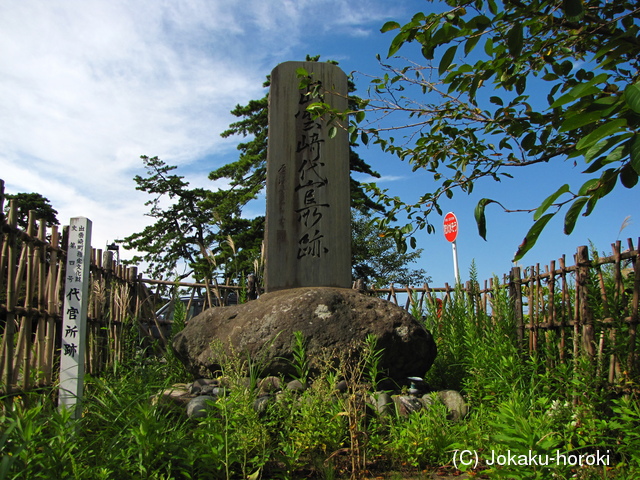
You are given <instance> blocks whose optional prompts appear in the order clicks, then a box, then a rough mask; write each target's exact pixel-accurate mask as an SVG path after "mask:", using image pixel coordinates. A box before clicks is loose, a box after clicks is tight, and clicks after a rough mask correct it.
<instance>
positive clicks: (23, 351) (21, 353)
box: [12, 210, 36, 391]
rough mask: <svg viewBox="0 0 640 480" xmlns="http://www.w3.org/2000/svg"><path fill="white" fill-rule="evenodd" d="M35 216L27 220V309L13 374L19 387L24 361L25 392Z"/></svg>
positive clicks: (25, 242) (29, 337)
mask: <svg viewBox="0 0 640 480" xmlns="http://www.w3.org/2000/svg"><path fill="white" fill-rule="evenodd" d="M35 214H36V212H35V211H34V210H30V211H29V214H28V219H27V232H26V233H27V235H28V237H29V239H25V241H24V248H23V252H24V253H25V254H24V255H23V259H22V260H23V261H24V263H25V265H24V267H23V268H22V270H23V271H24V272H25V273H26V279H25V281H24V287H25V288H24V301H23V307H24V309H25V311H24V313H23V315H22V318H21V322H20V329H19V330H18V342H17V344H16V345H17V351H16V356H15V367H16V368H15V369H14V372H13V382H12V383H13V384H14V385H17V384H18V383H19V380H20V363H21V362H20V359H22V382H23V388H24V390H25V391H27V390H28V389H29V378H30V375H31V373H30V367H31V365H30V360H31V358H30V357H31V348H30V345H29V343H30V342H31V330H32V328H31V301H32V298H33V291H34V288H35V285H34V276H35V271H34V266H35V258H34V255H35V246H34V244H33V242H32V241H31V240H32V239H33V236H34V235H33V234H34V232H33V230H34V226H35ZM16 292H18V293H19V292H20V288H18V289H16Z"/></svg>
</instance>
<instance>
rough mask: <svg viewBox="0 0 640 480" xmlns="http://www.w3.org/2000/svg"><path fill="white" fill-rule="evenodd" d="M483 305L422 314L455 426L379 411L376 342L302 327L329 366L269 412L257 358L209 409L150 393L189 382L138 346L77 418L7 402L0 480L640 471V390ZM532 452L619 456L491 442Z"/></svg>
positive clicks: (500, 304)
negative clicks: (457, 411) (575, 462)
mask: <svg viewBox="0 0 640 480" xmlns="http://www.w3.org/2000/svg"><path fill="white" fill-rule="evenodd" d="M477 310H478V309H476V308H474V306H473V305H472V304H471V303H470V301H469V299H468V297H467V296H465V295H463V294H462V293H461V292H458V293H457V294H456V295H455V296H454V298H453V300H452V301H451V302H449V303H448V304H447V306H446V308H445V309H444V311H443V312H442V314H441V316H438V314H437V313H438V312H437V310H436V308H435V306H427V310H426V312H415V313H416V314H419V315H420V316H422V313H425V314H426V324H427V325H426V326H427V327H428V328H429V329H430V331H431V332H432V333H433V334H434V337H435V338H436V341H437V343H438V351H439V353H438V357H437V359H436V363H435V364H434V366H433V367H432V369H431V370H430V371H429V372H428V373H427V374H426V376H425V378H426V380H427V381H428V383H429V384H430V385H431V386H432V387H433V388H434V389H438V390H439V389H449V388H451V389H457V390H460V391H462V392H463V394H464V395H465V398H466V400H467V403H468V404H469V406H470V413H469V415H468V416H467V417H466V418H465V419H464V420H463V421H460V422H458V423H453V422H452V421H450V420H448V419H447V412H446V410H445V409H444V408H443V407H442V406H440V405H436V406H434V407H433V408H431V409H429V410H423V411H419V412H415V413H413V414H411V415H409V417H407V418H405V417H401V416H398V415H396V414H393V413H392V414H389V415H386V416H385V415H378V414H377V413H375V412H374V411H373V410H372V409H371V408H369V407H368V406H367V399H368V394H369V393H370V392H369V391H366V390H365V388H366V387H364V386H363V385H365V384H367V383H368V384H371V383H374V382H375V381H376V379H378V378H380V376H383V375H384V372H380V371H379V368H378V364H377V362H376V359H377V358H378V353H379V351H378V350H376V346H375V342H374V339H368V342H367V344H366V345H364V346H363V349H362V351H363V352H365V354H364V357H361V358H355V359H354V358H351V357H348V356H345V355H344V354H342V355H332V354H331V352H327V355H326V358H316V359H308V358H307V357H306V355H305V352H304V346H305V342H304V339H303V338H300V337H299V338H296V339H292V341H295V342H296V345H297V354H298V359H297V362H298V363H297V366H298V370H297V371H298V375H299V376H301V377H302V378H306V377H307V376H309V375H310V374H309V371H311V369H310V367H311V366H313V367H314V368H313V371H318V372H320V373H318V374H317V375H316V376H315V377H311V378H308V380H310V382H309V383H310V388H308V389H307V390H306V391H305V392H304V393H302V394H294V393H292V392H288V391H287V392H284V393H282V394H280V395H279V396H278V400H277V401H275V400H274V401H272V402H271V403H270V404H269V407H268V408H267V410H266V411H265V412H263V413H261V414H258V413H256V412H255V411H254V409H253V401H254V399H255V394H256V391H255V388H256V387H255V384H256V382H255V381H253V382H248V384H247V382H242V381H241V379H242V378H243V377H247V376H250V375H253V376H255V375H256V372H259V367H260V366H259V365H256V364H254V363H251V362H249V361H247V359H246V358H243V357H242V356H241V355H236V356H234V355H233V354H230V355H229V356H228V358H227V359H226V361H225V362H224V365H223V368H224V374H225V376H227V377H228V378H229V379H230V381H231V383H232V385H234V387H233V388H231V389H230V394H229V395H228V396H226V397H224V398H222V399H220V400H218V401H217V402H215V404H214V405H213V408H212V410H211V413H210V415H208V416H207V417H204V418H200V419H197V420H189V419H187V418H186V416H185V415H184V414H183V411H182V410H181V409H176V408H170V407H168V406H167V405H163V404H162V403H157V402H152V401H151V399H152V397H153V396H154V395H156V394H157V393H158V392H160V391H161V390H163V389H164V388H166V387H168V386H170V385H171V384H172V383H175V382H178V381H183V382H184V381H188V380H189V378H188V376H187V374H186V373H185V372H184V371H183V370H182V369H181V367H180V365H179V364H177V362H176V361H175V359H174V358H172V357H171V356H169V362H168V363H162V362H160V361H153V360H151V361H150V360H149V359H142V358H139V359H136V360H132V361H131V362H129V363H128V364H124V365H123V364H120V365H118V366H117V369H115V372H114V373H112V374H110V375H109V374H107V375H104V376H102V377H100V378H88V379H87V384H86V394H85V403H84V405H83V416H82V418H81V419H79V420H77V421H74V420H71V419H70V418H69V415H68V414H67V413H65V412H59V411H58V410H57V409H56V408H55V406H54V402H53V400H52V398H51V397H50V396H47V395H42V394H29V395H26V396H23V397H16V398H12V399H5V405H7V408H6V409H5V410H4V411H3V413H2V414H1V415H0V480H1V479H31V478H43V479H46V478H52V479H53V478H55V479H58V478H69V479H128V478H132V479H133V478H135V479H202V478H207V479H209V478H210V479H218V478H220V479H224V478H238V479H240V478H252V479H257V478H264V479H271V478H283V479H286V478H291V479H295V478H324V479H334V478H373V477H375V476H376V475H382V474H385V475H386V478H404V476H405V475H406V476H407V477H409V476H413V477H414V478H427V477H428V475H429V473H428V472H430V471H435V470H436V469H438V468H440V469H441V470H442V469H444V470H446V471H450V472H452V471H453V461H454V455H455V452H460V451H469V452H477V454H478V458H479V462H478V465H477V466H475V465H466V466H465V465H460V464H459V465H458V467H459V468H460V470H462V471H468V472H469V473H471V474H472V475H476V477H477V476H480V477H481V478H527V479H530V478H539V479H547V478H548V479H569V478H572V479H574V478H578V479H605V478H607V479H608V478H630V479H631V478H637V477H638V475H639V474H640V406H639V404H638V399H637V398H635V397H634V396H633V395H628V396H622V395H620V394H616V393H615V391H613V390H612V389H610V388H608V387H607V385H606V384H605V383H604V382H602V381H601V379H600V378H598V377H597V375H596V372H595V368H596V367H595V366H594V365H592V364H591V363H589V362H588V361H586V360H585V359H583V358H578V359H572V361H571V362H567V363H564V364H562V363H560V362H559V361H557V360H558V359H555V358H552V357H553V355H554V353H553V351H550V352H546V353H545V355H544V357H543V356H542V355H540V356H538V357H535V356H534V357H529V356H528V355H523V354H522V353H521V352H520V351H519V350H518V348H517V344H516V339H515V336H514V333H513V332H514V330H513V319H512V318H511V314H510V308H509V302H508V298H507V297H506V293H505V292H503V291H498V290H497V291H496V292H494V295H493V317H492V318H490V317H488V316H486V315H485V314H483V313H481V312H478V311H477ZM554 341H555V339H553V338H549V339H548V342H547V343H548V344H553V342H554ZM550 358H551V359H552V360H554V362H549V360H550ZM308 362H313V365H310V364H309V363H308ZM550 364H551V365H554V366H553V368H550V367H549V365H550ZM341 378H345V379H347V380H348V382H347V383H348V385H349V390H348V392H347V393H346V394H345V395H337V394H336V393H335V391H334V386H335V383H336V381H337V380H338V379H341ZM529 452H531V454H532V455H536V456H544V455H551V456H555V455H556V454H557V453H558V452H559V453H560V454H565V455H583V456H585V458H586V456H588V455H595V454H596V453H597V452H601V453H605V452H608V455H609V456H608V458H609V465H608V466H605V467H602V466H600V467H598V466H585V467H572V466H570V465H551V466H539V465H533V466H523V465H507V466H502V467H497V466H496V465H493V466H491V465H488V461H489V460H490V458H491V455H492V454H494V455H508V454H509V453H511V454H512V455H528V454H529ZM456 458H458V459H459V457H456ZM473 463H475V462H473ZM474 467H477V468H474ZM424 470H427V473H424ZM386 472H395V473H388V474H387V473H386Z"/></svg>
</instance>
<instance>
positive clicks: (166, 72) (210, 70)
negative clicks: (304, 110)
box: [0, 0, 389, 244]
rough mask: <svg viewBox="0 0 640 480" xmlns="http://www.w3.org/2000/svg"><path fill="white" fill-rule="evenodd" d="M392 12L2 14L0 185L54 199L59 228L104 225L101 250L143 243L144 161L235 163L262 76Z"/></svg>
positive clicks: (288, 9)
mask: <svg viewBox="0 0 640 480" xmlns="http://www.w3.org/2000/svg"><path fill="white" fill-rule="evenodd" d="M384 3H386V2H383V1H376V2H373V1H365V0H361V1H349V2H348V1H345V0H315V1H312V0H302V1H294V0H273V1H264V0H242V1H233V2H230V1H223V0H218V1H215V0H183V1H181V2H170V1H164V2H159V1H156V0H137V1H135V2H132V1H125V0H111V1H102V0H84V1H80V0H65V1H64V2H50V1H47V0H21V1H20V2H2V3H1V4H0V31H2V35H1V36H0V52H1V53H0V55H1V60H2V61H0V91H2V92H3V93H2V95H1V96H0V124H1V125H2V128H0V178H2V179H4V180H5V181H6V183H7V191H8V192H9V193H16V192H17V191H27V192H29V191H37V192H39V193H41V194H42V195H44V196H45V197H47V198H49V199H50V201H51V202H52V204H53V206H54V208H56V209H57V210H59V212H60V215H59V217H60V220H61V221H62V222H66V221H68V220H67V219H68V217H69V216H87V217H89V218H91V219H92V220H94V238H96V237H95V236H99V238H100V239H99V240H97V241H98V242H99V244H102V243H104V241H106V240H112V239H113V238H115V237H123V236H126V235H129V234H130V233H132V232H134V231H139V230H140V229H141V228H142V227H143V226H144V225H146V224H147V223H148V219H147V218H145V217H144V216H143V213H144V211H146V207H144V205H143V201H144V195H143V194H141V193H140V192H136V191H135V190H134V184H133V181H132V180H131V178H132V177H133V175H134V174H135V173H142V165H141V162H140V160H139V155H141V154H148V155H151V156H155V155H158V156H160V157H161V158H163V159H164V160H165V161H167V163H170V164H179V165H189V164H193V163H194V162H198V161H202V159H204V158H207V159H211V158H216V159H218V160H217V161H218V162H219V163H218V164H213V163H212V164H209V165H205V166H201V167H200V168H198V169H197V170H198V171H209V170H212V169H213V168H215V167H217V166H219V165H220V164H222V163H226V162H227V161H229V160H230V159H233V156H232V155H234V152H235V145H234V141H233V140H228V139H222V138H221V137H220V135H219V134H220V132H221V131H223V130H224V129H226V128H227V126H228V125H229V123H231V122H232V121H234V120H235V118H234V117H232V116H231V115H230V113H229V111H230V110H231V109H232V108H233V107H234V106H235V105H236V104H238V103H244V102H247V101H248V100H250V99H252V98H259V97H261V96H262V95H263V94H264V91H263V89H262V82H263V81H264V76H265V75H266V74H267V73H268V72H269V71H270V70H271V68H272V67H274V66H275V65H276V64H277V63H279V62H281V61H284V60H288V59H290V56H291V55H293V52H297V51H296V48H297V47H299V46H300V45H302V44H308V42H312V41H319V40H320V38H321V36H322V35H323V34H326V33H327V32H333V31H336V32H338V31H339V32H341V34H343V35H352V36H359V35H366V34H367V31H368V28H369V27H370V26H372V25H375V26H376V28H377V27H378V20H379V19H381V18H383V17H384V16H385V15H386V14H388V8H389V7H386V6H385V5H384ZM385 12H387V13H385ZM311 53H312V52H311ZM178 173H179V174H180V172H178ZM206 182H207V180H206V175H203V176H202V178H201V177H198V179H197V181H195V182H194V181H192V182H191V183H192V185H193V186H195V185H198V186H200V185H202V186H205V185H206ZM209 188H213V186H209ZM103 232H105V233H103Z"/></svg>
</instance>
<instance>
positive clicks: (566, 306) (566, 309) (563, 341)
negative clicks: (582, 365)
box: [560, 255, 571, 363]
mask: <svg viewBox="0 0 640 480" xmlns="http://www.w3.org/2000/svg"><path fill="white" fill-rule="evenodd" d="M565 261H566V257H565V256H564V255H562V257H560V278H561V280H562V294H561V295H562V299H561V307H562V311H561V315H560V363H564V360H565V352H566V348H567V331H566V319H567V318H569V315H570V314H571V299H570V296H569V286H568V285H567V267H566V264H565Z"/></svg>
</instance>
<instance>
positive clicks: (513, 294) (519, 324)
mask: <svg viewBox="0 0 640 480" xmlns="http://www.w3.org/2000/svg"><path fill="white" fill-rule="evenodd" d="M520 274H521V272H520V267H512V268H511V274H510V275H509V297H510V299H511V304H512V306H513V313H514V315H515V317H516V318H515V320H516V335H517V338H518V347H519V348H520V349H522V347H523V345H524V312H523V305H522V278H521V276H520Z"/></svg>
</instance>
